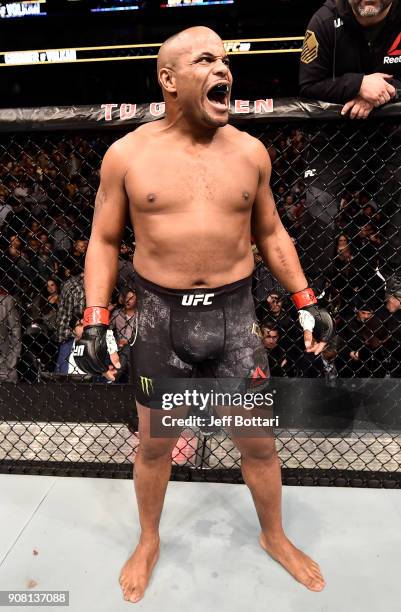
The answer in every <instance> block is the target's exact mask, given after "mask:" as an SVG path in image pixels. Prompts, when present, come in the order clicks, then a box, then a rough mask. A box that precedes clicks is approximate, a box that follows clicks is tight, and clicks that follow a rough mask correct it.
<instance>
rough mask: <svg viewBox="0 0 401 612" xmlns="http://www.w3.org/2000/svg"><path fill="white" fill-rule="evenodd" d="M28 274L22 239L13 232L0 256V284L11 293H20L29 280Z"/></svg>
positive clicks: (27, 263) (28, 267) (27, 260)
mask: <svg viewBox="0 0 401 612" xmlns="http://www.w3.org/2000/svg"><path fill="white" fill-rule="evenodd" d="M30 274H31V269H30V263H29V259H28V258H27V256H26V255H25V252H24V251H23V247H22V240H21V239H20V238H19V237H18V236H17V235H15V234H14V235H12V236H11V238H10V242H9V246H8V248H7V249H6V251H5V253H3V254H2V256H1V258H0V275H1V279H2V280H1V285H2V286H3V287H4V288H5V289H8V291H12V292H13V293H17V294H19V293H22V292H23V291H24V289H25V288H26V287H27V284H28V283H29V281H30V278H31V276H30Z"/></svg>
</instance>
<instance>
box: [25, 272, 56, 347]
mask: <svg viewBox="0 0 401 612" xmlns="http://www.w3.org/2000/svg"><path fill="white" fill-rule="evenodd" d="M59 293H60V288H59V284H58V281H57V279H55V278H49V279H48V280H47V282H46V285H45V287H44V289H42V292H41V293H40V294H39V295H37V296H36V297H35V298H34V299H33V301H32V305H31V309H30V315H31V318H32V321H42V322H43V323H45V324H46V325H47V326H48V328H49V332H50V333H51V334H52V335H55V332H56V320H57V310H58V305H59V300H60V295H59Z"/></svg>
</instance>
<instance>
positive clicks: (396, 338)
mask: <svg viewBox="0 0 401 612" xmlns="http://www.w3.org/2000/svg"><path fill="white" fill-rule="evenodd" d="M375 315H376V317H377V319H378V320H379V321H380V323H381V325H382V333H383V332H384V335H385V336H386V337H387V339H388V340H387V342H386V344H385V347H386V349H387V351H388V359H389V362H390V365H389V370H388V374H389V375H390V376H392V377H395V378H401V283H400V282H399V280H398V279H396V278H395V279H389V280H388V281H387V283H386V294H385V300H384V304H383V305H382V306H381V307H380V308H379V309H378V310H376V313H375Z"/></svg>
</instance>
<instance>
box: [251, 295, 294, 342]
mask: <svg viewBox="0 0 401 612" xmlns="http://www.w3.org/2000/svg"><path fill="white" fill-rule="evenodd" d="M283 305H284V294H283V293H281V292H279V291H271V292H270V293H269V294H268V295H267V297H266V299H265V301H264V302H262V303H261V304H260V305H259V306H258V308H257V317H258V321H259V322H260V324H261V325H262V327H266V326H270V325H273V326H274V327H278V328H279V330H280V331H281V333H282V335H285V334H286V333H287V332H288V330H289V329H290V328H291V326H292V321H291V318H290V317H289V316H288V314H287V312H286V311H285V309H284V307H283Z"/></svg>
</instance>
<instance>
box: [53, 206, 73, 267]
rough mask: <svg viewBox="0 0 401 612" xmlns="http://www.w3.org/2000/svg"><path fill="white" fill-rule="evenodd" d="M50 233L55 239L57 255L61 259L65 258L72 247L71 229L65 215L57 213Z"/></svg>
mask: <svg viewBox="0 0 401 612" xmlns="http://www.w3.org/2000/svg"><path fill="white" fill-rule="evenodd" d="M49 234H50V236H51V238H52V240H53V244H54V252H55V255H56V256H57V257H59V258H60V259H63V258H65V257H66V256H67V255H68V252H69V251H70V249H71V247H72V239H71V230H70V227H69V225H68V221H67V219H66V217H65V216H64V215H62V214H57V215H56V217H55V219H54V222H53V223H52V224H51V226H50V228H49Z"/></svg>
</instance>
